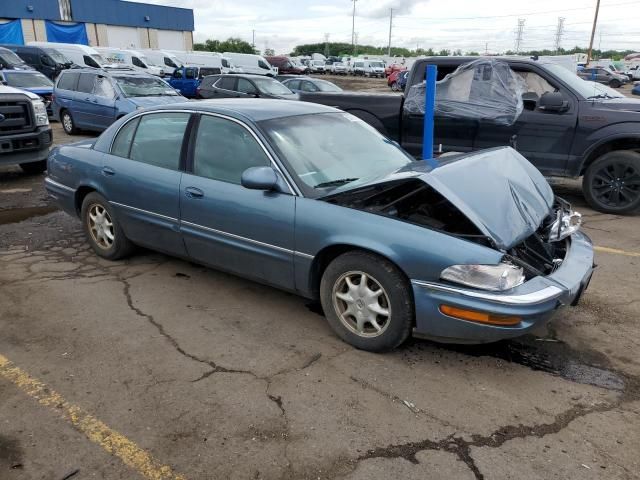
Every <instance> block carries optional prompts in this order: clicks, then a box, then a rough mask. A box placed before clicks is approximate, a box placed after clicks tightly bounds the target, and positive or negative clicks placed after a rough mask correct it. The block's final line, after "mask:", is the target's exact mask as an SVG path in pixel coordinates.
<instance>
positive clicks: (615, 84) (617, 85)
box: [609, 78, 622, 88]
mask: <svg viewBox="0 0 640 480" xmlns="http://www.w3.org/2000/svg"><path fill="white" fill-rule="evenodd" d="M609 86H610V87H611V88H620V87H621V86H622V83H620V80H618V79H617V78H614V79H613V80H611V81H610V82H609Z"/></svg>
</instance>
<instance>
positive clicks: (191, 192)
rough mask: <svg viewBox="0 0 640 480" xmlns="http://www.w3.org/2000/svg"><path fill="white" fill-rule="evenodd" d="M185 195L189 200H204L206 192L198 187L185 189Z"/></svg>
mask: <svg viewBox="0 0 640 480" xmlns="http://www.w3.org/2000/svg"><path fill="white" fill-rule="evenodd" d="M184 193H185V195H186V196H187V197H189V198H202V197H204V192H203V191H202V190H200V189H199V188H196V187H187V188H185V189H184Z"/></svg>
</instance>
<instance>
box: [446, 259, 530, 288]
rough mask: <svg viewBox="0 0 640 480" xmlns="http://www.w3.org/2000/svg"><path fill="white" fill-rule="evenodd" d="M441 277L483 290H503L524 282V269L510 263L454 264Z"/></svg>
mask: <svg viewBox="0 0 640 480" xmlns="http://www.w3.org/2000/svg"><path fill="white" fill-rule="evenodd" d="M440 278H441V279H443V280H448V281H450V282H454V283H460V284H462V285H467V286H469V287H474V288H480V289H482V290H491V291H502V290H509V289H510V288H514V287H517V286H518V285H521V284H522V283H524V271H523V270H522V268H521V267H517V266H515V265H511V264H510V263H504V262H503V263H499V264H498V265H452V266H451V267H448V268H445V269H444V270H443V271H442V273H441V274H440Z"/></svg>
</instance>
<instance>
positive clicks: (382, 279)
mask: <svg viewBox="0 0 640 480" xmlns="http://www.w3.org/2000/svg"><path fill="white" fill-rule="evenodd" d="M362 273H364V274H365V275H366V276H367V290H366V291H368V292H378V291H379V289H376V286H377V287H381V288H382V290H383V292H382V294H380V295H379V296H378V297H376V300H375V304H374V303H367V302H364V301H363V299H364V298H365V297H358V299H356V300H355V301H354V303H353V304H352V307H353V308H354V311H355V312H356V313H355V314H353V315H351V314H348V313H347V312H346V310H348V308H347V307H348V305H349V304H348V303H347V302H346V301H343V300H341V299H339V298H338V297H336V296H334V294H335V293H341V292H340V290H341V286H345V287H347V288H348V283H349V282H348V281H346V280H347V279H346V277H347V276H349V277H353V278H355V279H358V278H360V279H361V278H362V276H361V274H362ZM351 285H352V286H353V285H355V286H359V285H360V284H359V283H353V281H352V283H351ZM349 291H350V290H349ZM349 291H348V292H349ZM348 292H347V293H348ZM342 295H345V293H344V292H343V293H342ZM351 298H353V297H351ZM369 298H371V297H369ZM334 300H335V301H334ZM320 301H321V303H322V308H323V310H324V313H325V315H326V317H327V321H328V322H329V325H331V328H333V330H334V331H335V332H336V334H337V335H338V336H339V337H340V338H341V339H342V340H344V341H345V342H347V343H349V344H351V345H353V346H354V347H356V348H358V349H360V350H367V351H370V352H382V351H387V350H391V349H394V348H396V347H397V346H399V345H400V344H402V343H403V342H404V341H405V340H406V339H407V338H408V337H409V335H410V334H411V329H412V327H413V324H414V303H413V295H412V292H411V286H410V285H409V282H408V280H407V278H406V277H405V276H404V275H403V274H402V272H401V271H400V270H398V268H397V267H396V266H395V265H393V264H392V263H391V262H389V261H388V260H386V259H385V258H383V257H380V256H378V255H375V254H372V253H369V252H364V251H359V250H354V251H351V252H347V253H344V254H342V255H340V256H339V257H337V258H336V259H334V260H333V261H332V262H331V263H330V264H329V266H328V267H327V268H326V270H325V271H324V273H323V275H322V280H321V282H320ZM369 301H370V302H371V301H372V300H369ZM369 305H371V306H372V307H373V305H375V306H376V307H375V308H376V311H378V310H379V311H386V312H388V315H385V314H380V315H377V314H376V315H375V320H374V321H376V323H377V322H378V321H380V325H379V327H380V333H377V332H376V329H375V328H374V326H373V324H372V323H369V322H368V321H367V320H361V321H362V325H363V327H362V333H358V332H357V331H356V330H357V325H351V323H354V324H356V323H358V320H357V315H361V316H363V317H366V315H367V314H368V313H370V312H371V310H370V309H369V308H368V306H369ZM341 309H342V310H343V311H342V317H343V318H344V319H345V320H344V321H343V320H342V319H341V318H340V317H341V312H340V311H339V310H341ZM380 309H382V310H380ZM349 317H350V318H349ZM381 317H382V318H381ZM367 323H368V324H369V327H368V331H365V325H366V324H367ZM347 324H349V325H351V326H347ZM372 330H373V331H372Z"/></svg>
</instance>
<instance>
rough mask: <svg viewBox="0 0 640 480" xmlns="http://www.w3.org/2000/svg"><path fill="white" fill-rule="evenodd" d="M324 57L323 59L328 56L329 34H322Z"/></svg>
mask: <svg viewBox="0 0 640 480" xmlns="http://www.w3.org/2000/svg"><path fill="white" fill-rule="evenodd" d="M324 56H325V57H328V56H329V34H328V33H325V34H324Z"/></svg>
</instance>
